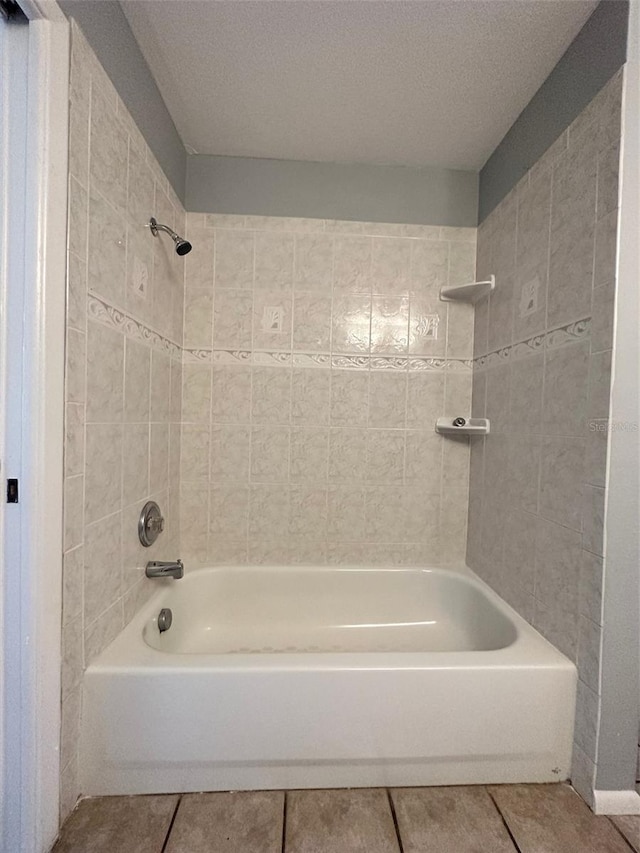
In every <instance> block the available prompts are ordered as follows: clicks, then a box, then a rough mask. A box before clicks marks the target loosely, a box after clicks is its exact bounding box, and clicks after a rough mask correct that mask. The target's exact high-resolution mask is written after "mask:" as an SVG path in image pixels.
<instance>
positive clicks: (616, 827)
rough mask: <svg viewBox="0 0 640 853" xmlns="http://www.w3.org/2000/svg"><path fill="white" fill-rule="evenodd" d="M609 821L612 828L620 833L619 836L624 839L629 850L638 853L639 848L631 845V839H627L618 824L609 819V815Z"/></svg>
mask: <svg viewBox="0 0 640 853" xmlns="http://www.w3.org/2000/svg"><path fill="white" fill-rule="evenodd" d="M607 820H608V821H609V823H610V824H611V826H612V827H613V828H614V829H615V831H616V832H617V833H618V835H619V836H620V837H621V838H622V840H623V841H624V843H625V844H626V845H627V847H628V848H629V850H632V851H633V853H637V850H638V848H637V847H635V846H634V845H633V844H632V843H631V841H629V839H628V838H627V836H626V835H625V834H624V832H623V831H622V830H621V829H620V827H619V826H618V824H617V823H616V822H615V821H613V820H611V818H610V817H609V815H607Z"/></svg>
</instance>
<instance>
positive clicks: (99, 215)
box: [88, 190, 127, 307]
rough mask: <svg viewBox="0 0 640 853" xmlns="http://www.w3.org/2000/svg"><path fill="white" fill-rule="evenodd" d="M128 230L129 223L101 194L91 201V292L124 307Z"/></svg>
mask: <svg viewBox="0 0 640 853" xmlns="http://www.w3.org/2000/svg"><path fill="white" fill-rule="evenodd" d="M126 246H127V229H126V225H125V220H124V218H123V216H122V215H121V214H119V213H118V212H117V211H116V210H115V209H114V208H113V207H112V206H111V204H110V203H109V202H108V201H107V200H106V199H105V198H103V197H102V196H101V195H100V194H99V193H97V192H96V191H94V190H92V191H91V195H90V198H89V248H88V252H89V277H88V282H89V288H90V290H92V291H93V292H94V293H97V294H98V295H99V296H101V297H103V298H104V299H106V300H107V302H109V303H110V304H111V305H117V306H121V307H124V303H125V298H124V294H125V278H126V256H127V255H126Z"/></svg>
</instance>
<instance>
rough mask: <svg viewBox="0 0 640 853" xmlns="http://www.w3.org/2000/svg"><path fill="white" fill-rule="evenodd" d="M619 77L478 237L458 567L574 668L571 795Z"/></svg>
mask: <svg viewBox="0 0 640 853" xmlns="http://www.w3.org/2000/svg"><path fill="white" fill-rule="evenodd" d="M621 74H622V72H620V73H619V74H617V75H616V76H615V77H614V78H613V79H612V80H611V81H610V82H609V83H608V84H607V86H606V87H605V88H604V89H603V90H602V91H601V92H600V93H599V94H598V95H597V96H596V98H595V99H594V100H593V101H592V102H591V104H590V105H589V106H588V107H587V108H586V109H585V110H584V112H583V113H581V115H580V116H579V117H578V118H577V119H576V120H575V121H574V122H573V124H572V125H571V126H570V127H569V128H568V129H567V130H566V131H565V132H564V133H563V134H562V136H561V137H560V138H559V139H558V140H557V141H556V142H555V143H554V145H552V146H551V148H550V149H549V150H548V151H547V152H546V154H544V155H543V157H542V158H541V159H540V160H539V161H538V163H536V165H535V166H534V167H533V168H532V169H531V170H530V171H529V172H528V173H527V175H525V177H524V178H523V179H522V180H521V182H520V184H519V185H518V186H517V187H516V188H515V189H514V190H513V191H512V192H511V193H510V194H509V195H508V196H507V197H506V198H505V199H504V201H503V202H502V203H501V204H500V205H499V207H498V208H496V209H495V210H494V211H493V213H492V214H491V215H490V216H489V217H488V218H487V219H486V220H485V221H484V222H483V223H482V225H481V226H480V228H479V232H478V275H479V276H482V277H484V276H485V275H487V274H488V273H495V275H496V280H497V284H496V290H495V292H494V293H492V294H491V297H490V300H489V301H488V302H483V303H479V304H478V306H477V308H476V323H475V352H474V355H475V366H474V379H473V412H474V415H475V416H478V417H482V416H486V417H488V418H489V419H490V421H491V434H490V435H489V436H487V437H486V438H485V439H481V440H478V441H474V442H473V445H472V450H471V473H470V503H469V536H468V563H469V565H470V566H471V567H472V568H473V569H475V570H476V571H477V572H478V573H479V574H480V575H481V576H482V577H483V578H484V579H485V580H487V581H488V582H489V583H490V584H491V585H492V586H493V587H494V588H495V589H496V590H497V591H498V592H499V593H500V595H502V596H503V597H504V598H505V599H506V600H507V601H509V602H510V603H511V604H512V605H513V606H514V607H515V608H516V609H517V610H518V611H519V612H520V613H521V614H522V615H523V616H524V617H525V618H526V619H527V620H528V621H529V622H531V623H532V624H533V625H534V626H535V627H536V628H537V629H538V630H539V631H540V632H541V633H542V634H544V635H545V636H546V637H547V638H548V639H549V640H550V641H551V642H552V643H554V644H555V645H556V646H557V647H558V648H559V649H560V650H561V651H563V652H564V653H565V654H567V655H568V656H569V657H570V658H571V659H572V660H574V661H576V662H577V665H578V670H579V677H580V680H579V686H578V706H577V719H576V731H575V752H574V768H573V781H574V784H575V785H576V786H577V787H578V788H579V790H580V791H581V793H583V794H585V795H586V796H587V797H588V796H589V794H590V791H591V788H592V783H593V770H594V759H595V750H596V743H595V739H596V723H597V714H598V705H599V700H598V696H599V687H600V681H599V678H600V676H599V662H600V642H601V623H602V613H601V587H602V571H603V565H602V553H603V509H604V497H605V473H606V471H605V468H606V447H607V434H608V432H607V430H608V423H609V422H608V417H609V385H610V367H611V348H612V335H613V304H614V294H615V257H616V228H617V218H618V211H617V205H618V160H619V142H620V104H621V80H622V78H621Z"/></svg>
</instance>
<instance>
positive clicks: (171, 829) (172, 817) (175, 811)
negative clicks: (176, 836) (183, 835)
mask: <svg viewBox="0 0 640 853" xmlns="http://www.w3.org/2000/svg"><path fill="white" fill-rule="evenodd" d="M181 803H182V794H180V795H179V796H178V802H177V803H176V807H175V809H174V810H173V815H172V816H171V821H170V822H169V828H168V829H167V835H166V837H165V839H164V843H163V845H162V848H161V850H160V853H165V851H166V849H167V845H168V843H169V839H170V837H171V833H172V831H173V825H174V823H175V822H176V817H177V816H178V809H179V808H180V804H181Z"/></svg>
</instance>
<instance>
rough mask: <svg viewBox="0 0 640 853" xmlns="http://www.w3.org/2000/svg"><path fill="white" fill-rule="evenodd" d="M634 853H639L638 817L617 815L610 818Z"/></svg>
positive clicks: (639, 823)
mask: <svg viewBox="0 0 640 853" xmlns="http://www.w3.org/2000/svg"><path fill="white" fill-rule="evenodd" d="M610 820H612V821H613V822H614V823H615V825H616V826H617V827H618V829H619V830H620V832H621V833H622V834H623V835H624V837H625V838H626V839H627V841H628V842H629V844H630V845H631V846H632V847H633V849H634V850H635V851H636V853H640V815H619V816H616V817H612V818H610Z"/></svg>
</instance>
